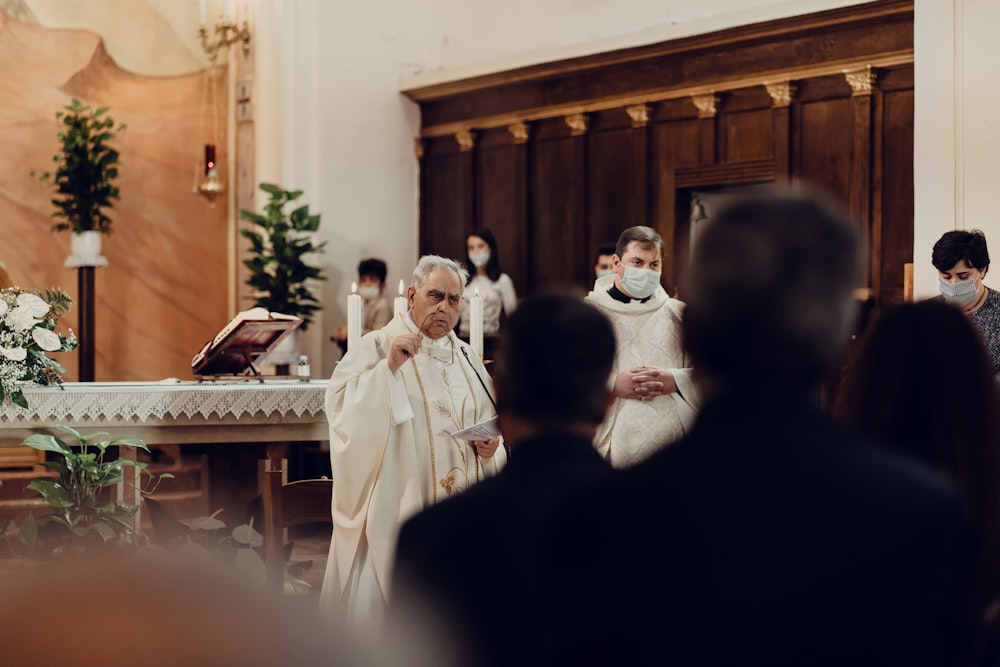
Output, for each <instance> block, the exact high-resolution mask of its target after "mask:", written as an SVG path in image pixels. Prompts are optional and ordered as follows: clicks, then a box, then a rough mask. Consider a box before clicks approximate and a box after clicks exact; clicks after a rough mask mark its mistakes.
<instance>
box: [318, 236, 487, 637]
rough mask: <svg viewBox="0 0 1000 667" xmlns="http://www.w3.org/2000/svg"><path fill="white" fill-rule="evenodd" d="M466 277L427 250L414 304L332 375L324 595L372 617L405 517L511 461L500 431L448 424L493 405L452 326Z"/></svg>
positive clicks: (354, 617) (466, 421) (483, 376)
mask: <svg viewBox="0 0 1000 667" xmlns="http://www.w3.org/2000/svg"><path fill="white" fill-rule="evenodd" d="M466 277H467V274H466V272H465V271H464V270H463V269H462V268H461V267H460V266H459V265H458V264H457V263H456V262H455V261H453V260H450V259H446V258H444V257H438V256H436V255H426V256H424V257H422V258H421V259H420V261H419V262H418V264H417V267H416V269H415V270H414V272H413V281H412V283H411V285H410V287H409V288H408V289H407V298H408V301H409V311H408V312H407V313H405V314H400V315H396V316H395V317H394V318H393V319H392V320H391V321H390V322H389V324H387V325H386V326H384V327H383V328H381V329H378V330H376V331H373V332H371V333H369V334H366V335H365V336H363V337H362V338H361V339H360V341H359V343H358V344H357V345H356V346H354V347H351V348H350V349H348V351H347V354H346V355H345V356H344V358H343V359H342V360H341V361H340V363H339V364H338V365H337V368H336V370H335V371H334V373H333V376H332V377H331V378H330V386H329V388H328V389H327V393H326V414H327V419H328V420H329V422H330V460H331V465H332V470H333V508H332V511H333V537H332V540H331V544H330V555H329V559H328V562H327V570H326V574H325V577H324V581H323V590H322V594H321V602H322V604H323V605H324V606H325V607H326V608H328V609H331V610H345V609H346V613H347V616H348V619H349V620H350V621H351V622H354V623H356V624H360V625H364V626H367V627H369V628H371V627H374V626H376V625H377V623H378V622H379V621H380V619H381V617H382V613H383V611H384V610H385V604H386V599H387V597H388V593H389V587H390V585H391V581H390V574H391V571H392V559H393V557H394V555H395V551H396V537H397V533H398V530H399V527H400V525H402V523H403V522H404V521H405V520H406V519H408V518H409V517H410V516H411V515H413V514H414V513H416V512H417V511H419V510H421V509H423V508H424V507H427V506H428V505H431V504H433V503H435V502H437V501H438V500H441V499H443V498H446V497H448V496H451V495H454V494H456V493H459V492H460V491H462V490H463V489H465V488H466V487H468V486H469V485H470V484H474V483H476V482H477V481H479V480H481V479H483V478H484V477H488V476H490V475H493V474H495V473H496V472H497V471H498V470H499V469H500V467H502V465H503V464H504V462H506V453H505V451H504V449H503V448H502V447H498V440H497V439H496V438H494V439H491V440H486V441H481V440H476V441H468V440H459V439H458V438H456V437H454V436H452V435H451V434H452V433H455V432H458V431H460V430H462V429H464V428H468V427H470V426H472V425H474V424H478V423H480V422H483V421H485V420H487V419H489V418H491V417H493V416H495V415H496V410H495V408H494V406H493V402H492V399H491V396H490V394H488V393H487V391H488V390H487V387H488V386H489V385H490V378H489V375H488V374H487V373H486V369H485V367H484V366H483V364H482V361H481V360H480V359H479V357H478V355H476V354H475V353H474V352H473V351H472V348H470V347H469V346H468V345H467V344H465V343H463V342H462V341H460V340H459V339H458V337H457V336H456V335H455V334H454V333H453V332H452V328H453V327H454V326H455V319H456V318H457V316H458V308H459V304H460V303H461V300H462V286H463V285H465V280H466ZM456 539H460V536H456ZM471 584H472V582H470V585H471Z"/></svg>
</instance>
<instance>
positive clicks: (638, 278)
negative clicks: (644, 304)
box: [621, 266, 660, 299]
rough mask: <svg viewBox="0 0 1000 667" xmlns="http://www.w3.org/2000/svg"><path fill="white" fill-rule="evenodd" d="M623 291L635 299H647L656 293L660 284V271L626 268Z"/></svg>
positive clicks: (622, 281) (633, 267)
mask: <svg viewBox="0 0 1000 667" xmlns="http://www.w3.org/2000/svg"><path fill="white" fill-rule="evenodd" d="M621 283H622V289H623V290H625V292H627V293H628V295H629V296H631V297H632V298H634V299H645V298H646V297H647V296H649V295H650V294H652V293H653V292H655V291H656V288H657V287H658V286H659V284H660V273H659V271H653V270H652V269H640V268H638V267H635V266H626V267H625V273H624V275H622V280H621Z"/></svg>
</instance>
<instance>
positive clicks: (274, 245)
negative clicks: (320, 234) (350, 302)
mask: <svg viewBox="0 0 1000 667" xmlns="http://www.w3.org/2000/svg"><path fill="white" fill-rule="evenodd" d="M260 189H261V190H263V191H264V192H266V193H267V194H268V195H269V201H268V203H267V205H266V206H265V207H264V213H263V214H260V213H255V212H253V211H248V210H246V209H241V210H240V218H241V219H243V220H247V221H249V222H250V223H252V224H253V225H254V227H256V229H254V228H246V227H244V228H242V229H240V234H241V235H242V236H243V237H244V238H246V239H247V240H248V241H250V249H249V252H250V258H249V259H247V260H244V261H243V265H244V266H246V267H247V268H248V269H249V270H250V275H249V276H248V278H247V280H246V284H247V285H249V286H250V287H251V288H253V291H254V296H255V298H256V301H255V302H254V304H253V305H254V306H255V307H260V308H264V309H266V310H267V311H269V312H273V313H283V314H285V315H293V316H295V317H301V318H302V325H301V329H302V330H303V331H304V330H305V329H306V328H308V326H309V324H310V323H311V322H312V315H313V313H315V312H316V311H317V310H319V309H320V308H321V305H320V302H319V301H318V300H317V298H316V295H315V293H314V292H313V289H314V287H313V285H312V284H311V281H314V280H325V279H326V278H325V277H324V276H323V275H322V271H321V269H320V268H319V267H317V266H313V265H311V264H309V263H307V262H306V257H307V256H308V255H310V254H313V253H322V252H323V248H324V247H325V246H326V243H325V242H324V243H319V244H316V243H313V235H314V234H315V233H316V231H317V230H318V229H319V218H320V216H319V214H318V213H317V214H310V213H309V206H308V205H305V206H300V207H298V208H296V209H294V210H293V211H291V212H290V213H286V212H285V206H286V205H287V204H288V203H289V202H293V201H295V200H296V199H298V198H299V197H301V196H302V190H285V189H284V188H282V187H280V186H278V185H275V184H273V183H261V184H260ZM290 338H291V337H290ZM290 347H291V348H293V349H292V350H290V351H289V352H287V353H286V355H287V356H286V355H283V354H282V351H280V350H277V351H275V353H273V354H272V355H271V362H272V363H275V364H278V365H280V366H285V365H287V364H289V363H291V362H292V361H294V360H295V358H296V357H295V356H294V355H295V352H294V347H295V343H294V342H292V343H291V344H290Z"/></svg>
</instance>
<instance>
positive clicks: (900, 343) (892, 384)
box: [838, 300, 1000, 485]
mask: <svg viewBox="0 0 1000 667" xmlns="http://www.w3.org/2000/svg"><path fill="white" fill-rule="evenodd" d="M992 369H993V363H992V359H991V357H990V355H989V352H988V351H987V350H986V347H985V346H984V344H983V342H982V340H981V338H980V335H979V332H978V331H976V329H975V328H974V325H973V324H972V323H971V322H970V321H969V319H968V318H967V317H966V316H965V315H964V314H963V313H962V312H961V311H960V310H959V309H958V308H956V307H955V306H952V305H950V304H948V303H946V302H944V301H939V300H931V301H923V302H920V303H916V304H901V305H897V306H895V307H893V308H892V309H890V310H888V311H887V312H885V313H883V315H882V316H881V317H880V318H879V319H878V321H877V322H876V323H875V324H874V326H873V327H872V329H871V330H870V331H869V332H868V335H867V336H866V337H865V339H864V343H863V344H862V346H861V350H860V352H859V353H858V356H857V358H856V360H855V361H854V363H852V364H851V366H850V367H849V368H848V370H847V374H846V376H845V379H844V383H843V386H842V388H841V396H840V400H839V405H838V411H839V413H840V416H841V417H842V418H843V419H844V421H845V422H847V423H848V424H850V425H852V426H854V427H855V428H857V429H858V430H859V431H861V432H862V433H864V434H866V435H867V436H869V437H871V438H873V439H874V440H877V441H879V442H881V443H883V444H885V445H887V446H889V447H892V448H894V449H897V450H899V451H903V452H905V453H907V454H910V455H912V456H916V457H917V458H919V459H920V460H922V461H923V462H924V463H927V464H930V465H932V466H935V467H937V468H940V469H942V470H945V471H947V472H949V473H951V474H952V475H954V476H955V477H957V478H958V479H959V480H960V481H963V482H964V481H965V479H963V478H969V477H977V476H979V475H982V474H984V473H985V474H987V475H988V479H989V481H988V482H987V483H988V484H990V485H993V484H995V481H994V480H995V478H996V475H997V474H1000V470H998V469H997V468H998V460H997V454H996V453H995V450H996V443H997V442H998V441H1000V414H998V413H1000V398H998V395H997V388H996V386H995V381H994V379H993V372H992Z"/></svg>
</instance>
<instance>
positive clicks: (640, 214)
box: [587, 104, 654, 264]
mask: <svg viewBox="0 0 1000 667" xmlns="http://www.w3.org/2000/svg"><path fill="white" fill-rule="evenodd" d="M625 111H626V113H628V117H629V119H630V120H631V121H632V162H633V164H635V165H637V167H638V172H639V174H641V176H639V177H637V178H636V179H635V181H634V182H633V183H631V184H630V185H631V193H630V194H631V197H630V198H629V202H630V204H629V205H630V206H631V207H632V211H631V213H632V215H631V216H629V218H628V219H629V220H631V221H633V223H634V224H637V225H647V226H652V222H653V217H654V208H653V207H654V204H653V198H652V196H651V194H650V193H652V192H653V187H652V182H653V177H654V173H653V172H652V170H651V169H650V168H649V155H650V152H651V151H650V146H649V144H650V131H649V115H650V113H651V111H652V106H651V105H649V104H635V105H633V106H630V107H627V108H626V109H625ZM587 259H588V260H589V259H590V257H588V258H587ZM589 263H590V262H589V261H588V264H589Z"/></svg>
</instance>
